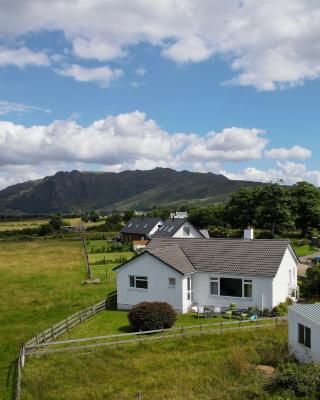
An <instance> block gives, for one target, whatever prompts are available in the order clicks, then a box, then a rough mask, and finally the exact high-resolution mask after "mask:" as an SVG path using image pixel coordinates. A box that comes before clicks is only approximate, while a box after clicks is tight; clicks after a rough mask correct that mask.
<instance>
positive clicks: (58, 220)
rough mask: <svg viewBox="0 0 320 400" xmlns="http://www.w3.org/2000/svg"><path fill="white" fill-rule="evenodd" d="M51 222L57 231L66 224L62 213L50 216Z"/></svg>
mask: <svg viewBox="0 0 320 400" xmlns="http://www.w3.org/2000/svg"><path fill="white" fill-rule="evenodd" d="M49 224H50V225H51V226H52V227H53V229H54V230H55V231H58V230H60V228H61V226H63V225H66V223H65V222H64V221H63V219H62V217H61V215H60V214H53V215H51V217H50V220H49Z"/></svg>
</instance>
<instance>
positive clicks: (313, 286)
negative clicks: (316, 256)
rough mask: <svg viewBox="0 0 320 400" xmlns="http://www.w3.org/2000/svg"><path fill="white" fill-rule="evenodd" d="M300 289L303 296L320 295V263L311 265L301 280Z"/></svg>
mask: <svg viewBox="0 0 320 400" xmlns="http://www.w3.org/2000/svg"><path fill="white" fill-rule="evenodd" d="M300 291H301V295H302V296H303V297H315V296H320V263H317V264H316V265H314V266H313V267H309V268H308V269H307V271H306V276H305V278H304V279H303V280H302V281H301V284H300Z"/></svg>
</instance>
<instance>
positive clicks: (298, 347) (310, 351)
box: [288, 303, 320, 362]
mask: <svg viewBox="0 0 320 400" xmlns="http://www.w3.org/2000/svg"><path fill="white" fill-rule="evenodd" d="M288 331H289V334H288V340H289V351H290V353H291V354H292V355H294V357H295V358H296V359H297V360H298V361H300V362H311V361H314V362H320V304H319V303H316V304H294V305H292V306H290V307H289V313H288Z"/></svg>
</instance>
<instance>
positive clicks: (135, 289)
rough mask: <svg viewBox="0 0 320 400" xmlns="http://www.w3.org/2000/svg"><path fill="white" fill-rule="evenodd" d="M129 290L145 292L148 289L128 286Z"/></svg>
mask: <svg viewBox="0 0 320 400" xmlns="http://www.w3.org/2000/svg"><path fill="white" fill-rule="evenodd" d="M129 290H130V291H133V292H137V291H138V292H147V291H148V289H143V288H134V287H129Z"/></svg>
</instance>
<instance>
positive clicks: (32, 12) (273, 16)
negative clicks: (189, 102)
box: [0, 0, 320, 90]
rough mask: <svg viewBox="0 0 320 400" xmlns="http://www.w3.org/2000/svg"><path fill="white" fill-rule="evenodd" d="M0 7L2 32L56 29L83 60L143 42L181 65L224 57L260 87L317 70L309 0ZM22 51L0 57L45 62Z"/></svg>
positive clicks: (318, 27) (242, 81) (315, 6)
mask: <svg viewBox="0 0 320 400" xmlns="http://www.w3.org/2000/svg"><path fill="white" fill-rule="evenodd" d="M1 6H2V7H1V14H0V37H2V38H6V37H10V38H12V37H17V38H21V37H23V35H25V34H26V33H29V32H33V33H41V32H43V30H49V31H50V30H51V31H62V32H63V33H64V36H65V38H66V40H67V41H68V42H69V44H70V46H71V48H72V51H73V54H74V55H75V56H77V57H81V58H83V59H96V60H99V61H105V60H111V59H118V58H119V57H124V56H125V55H126V54H128V53H130V52H131V51H132V47H133V46H135V45H137V44H139V43H148V44H151V45H153V46H157V47H158V48H159V50H160V52H161V53H162V54H163V55H164V56H165V57H169V58H170V59H172V60H174V61H176V62H179V63H184V62H200V61H203V60H206V59H208V58H209V57H214V56H219V57H221V56H222V58H223V59H225V61H226V62H227V63H228V64H229V65H230V68H231V70H232V71H234V74H235V75H234V77H233V78H232V79H231V80H230V81H229V83H231V84H236V85H245V86H247V85H250V86H254V87H256V88H257V89H258V90H275V89H278V88H284V87H287V86H294V85H297V84H301V83H303V82H304V81H305V80H308V79H316V78H317V77H319V76H320V46H319V45H318V43H319V37H320V23H319V21H320V4H319V2H318V1H315V0H290V1H288V0H269V1H265V2H261V1H259V0H243V1H225V0H215V1H212V0H203V1H200V2H199V1H197V0H176V1H174V2H172V1H171V0H161V1H158V2H150V1H149V0H132V1H130V4H129V5H128V2H127V1H125V0H118V1H113V0H96V1H94V2H93V1H90V0H82V1H81V2H80V3H79V2H72V1H67V0H52V1H50V2H47V1H42V2H39V1H38V0H29V1H28V2H21V1H20V0H3V1H2V5H1ZM23 49H24V50H23V51H22V50H19V51H20V52H21V55H20V56H18V57H17V54H16V55H11V54H10V50H7V51H6V53H7V54H6V56H5V61H3V60H2V63H4V64H7V63H8V59H9V62H10V63H14V64H15V65H19V66H23V65H27V64H28V63H29V64H30V63H34V64H35V65H43V64H45V65H47V64H48V60H47V58H46V56H45V55H44V54H41V53H32V52H31V51H29V50H27V49H25V48H23ZM19 51H18V52H19ZM8 52H9V53H8ZM12 52H17V49H14V50H12ZM22 53H24V54H22ZM24 55H25V57H24ZM17 58H18V60H17ZM0 63H1V62H0ZM4 64H3V65H4Z"/></svg>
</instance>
